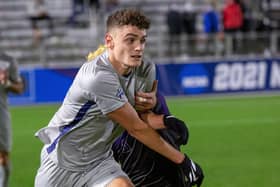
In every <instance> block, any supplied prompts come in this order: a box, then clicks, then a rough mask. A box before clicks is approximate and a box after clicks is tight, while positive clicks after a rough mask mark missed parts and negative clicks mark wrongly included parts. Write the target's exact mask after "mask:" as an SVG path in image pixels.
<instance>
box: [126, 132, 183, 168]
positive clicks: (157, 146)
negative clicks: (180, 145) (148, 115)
mask: <svg viewBox="0 0 280 187" xmlns="http://www.w3.org/2000/svg"><path fill="white" fill-rule="evenodd" d="M129 133H130V134H131V135H132V136H133V137H134V138H136V139H137V140H139V141H140V142H142V143H143V144H145V145H146V146H147V147H149V148H150V149H152V150H154V151H156V152H157V153H159V154H161V155H163V156H164V157H166V158H168V159H169V160H171V161H173V162H174V163H177V164H179V163H181V162H182V161H183V160H184V154H182V153H181V152H180V151H178V150H177V149H175V148H174V147H173V146H171V145H170V144H169V143H167V142H166V141H165V140H164V139H163V138H161V136H160V135H159V134H158V133H157V132H156V131H154V130H153V129H151V128H150V127H147V128H142V129H138V130H134V131H130V132H129Z"/></svg>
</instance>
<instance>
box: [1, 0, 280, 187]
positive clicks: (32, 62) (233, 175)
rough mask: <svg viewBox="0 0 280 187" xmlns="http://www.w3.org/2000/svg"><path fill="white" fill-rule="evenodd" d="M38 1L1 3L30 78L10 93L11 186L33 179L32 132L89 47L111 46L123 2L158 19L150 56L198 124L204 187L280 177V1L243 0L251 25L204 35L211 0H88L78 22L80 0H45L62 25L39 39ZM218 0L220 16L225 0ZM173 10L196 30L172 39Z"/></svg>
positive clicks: (4, 38)
mask: <svg viewBox="0 0 280 187" xmlns="http://www.w3.org/2000/svg"><path fill="white" fill-rule="evenodd" d="M212 1H215V0H212ZM29 2H31V0H0V49H1V50H3V51H6V52H8V53H9V54H11V55H12V56H14V57H16V58H17V60H18V63H19V65H20V71H21V73H22V76H23V77H24V79H25V83H26V91H25V92H24V94H22V95H21V96H14V95H10V97H9V99H10V103H11V112H12V121H13V134H14V136H13V139H14V146H13V151H12V162H13V171H12V177H11V186H12V187H30V186H33V180H34V175H35V172H36V169H37V167H38V165H39V154H40V153H39V152H40V146H41V143H40V142H39V141H38V140H36V139H35V138H34V136H33V135H34V133H35V131H36V130H38V129H39V128H41V127H43V126H44V125H46V124H47V123H48V121H49V120H50V118H51V116H52V115H53V113H54V112H55V110H56V109H57V108H58V106H59V103H61V101H62V99H63V97H64V95H65V92H66V90H67V88H68V87H69V85H70V84H71V82H72V80H73V77H74V75H75V73H76V71H77V69H78V67H79V66H80V65H81V64H82V63H84V61H85V60H86V56H87V54H88V53H89V52H90V51H92V50H94V49H96V48H97V47H98V46H99V45H100V44H102V42H103V35H104V23H105V19H106V16H107V15H108V13H109V12H110V11H112V10H114V9H117V8H120V7H122V8H123V7H137V8H139V9H141V10H142V11H144V12H145V13H146V14H147V16H148V17H149V18H151V21H152V24H151V29H150V30H149V32H148V35H149V37H148V44H147V50H146V56H147V57H148V58H151V59H152V60H154V61H155V62H156V63H157V70H158V79H159V81H160V84H159V90H160V91H161V92H163V93H164V95H166V96H168V97H167V98H168V104H169V105H170V109H171V112H172V113H174V114H175V115H177V116H179V117H180V118H182V119H184V120H185V121H186V122H187V123H188V125H189V128H190V131H191V137H190V138H191V139H190V142H189V145H188V146H185V147H183V150H184V151H186V152H188V153H189V154H190V155H191V156H192V157H193V158H196V160H197V161H198V162H199V163H201V164H202V166H203V168H205V172H206V178H205V184H204V185H203V186H207V187H211V186H213V187H214V186H215V187H217V186H221V187H235V186H254V187H266V186H277V185H279V184H280V180H279V177H278V174H279V169H280V165H279V162H278V158H279V157H280V152H279V148H278V147H279V142H280V136H279V133H278V132H279V128H280V126H279V125H280V115H279V111H280V102H279V101H280V95H279V91H280V59H279V54H280V53H279V41H280V33H279V28H280V2H279V0H244V1H243V2H244V3H245V7H246V14H244V18H246V20H247V23H248V25H247V27H246V28H245V29H244V30H242V31H240V32H236V33H235V34H226V33H223V32H218V33H216V34H207V33H205V32H204V30H203V15H204V13H205V11H206V10H208V9H209V1H208V0H142V1H141V0H118V1H114V0H100V1H99V3H100V5H99V7H98V8H97V9H96V8H95V7H92V6H91V5H89V2H90V0H84V1H83V3H84V5H85V9H84V11H83V13H81V14H79V15H77V17H76V18H77V19H76V22H75V24H71V23H69V17H70V15H71V14H72V0H46V1H45V3H46V7H47V10H48V13H49V15H50V16H51V17H52V18H53V21H54V32H53V33H50V30H49V28H48V27H47V23H46V22H44V21H42V22H41V23H40V24H39V27H40V30H41V33H42V34H41V37H40V41H39V42H34V35H33V32H32V27H31V23H30V20H29V18H28V16H29V15H28V11H27V6H28V5H27V4H28V3H29ZM215 2H216V5H217V7H216V8H217V11H218V12H219V13H221V11H222V9H223V7H224V5H225V0H216V1H215ZM171 9H172V10H176V11H179V13H180V14H183V13H186V14H185V17H184V19H185V22H184V23H186V24H187V23H191V25H189V26H190V27H192V29H193V30H192V31H189V30H188V28H186V27H187V25H184V28H182V30H181V31H180V32H179V33H178V34H177V35H176V36H175V37H174V36H173V38H172V39H173V40H171V41H170V35H169V27H168V24H167V14H168V12H169V11H170V10H171ZM186 15H187V16H186ZM189 18H192V20H189ZM220 19H221V17H220ZM219 21H220V22H221V20H219ZM219 27H220V29H221V30H220V31H222V25H221V23H220V25H219ZM174 41H175V42H174Z"/></svg>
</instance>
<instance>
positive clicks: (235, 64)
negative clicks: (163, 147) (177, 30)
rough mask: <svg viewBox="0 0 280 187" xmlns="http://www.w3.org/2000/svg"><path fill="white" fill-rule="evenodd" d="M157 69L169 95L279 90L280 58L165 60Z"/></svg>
mask: <svg viewBox="0 0 280 187" xmlns="http://www.w3.org/2000/svg"><path fill="white" fill-rule="evenodd" d="M157 73H158V75H157V76H158V79H159V90H160V91H161V92H162V93H163V94H164V95H169V96H171V95H197V94H217V93H237V92H238V93H242V92H256V91H274V90H279V91H280V59H259V60H240V61H219V62H194V63H180V64H165V65H158V66H157Z"/></svg>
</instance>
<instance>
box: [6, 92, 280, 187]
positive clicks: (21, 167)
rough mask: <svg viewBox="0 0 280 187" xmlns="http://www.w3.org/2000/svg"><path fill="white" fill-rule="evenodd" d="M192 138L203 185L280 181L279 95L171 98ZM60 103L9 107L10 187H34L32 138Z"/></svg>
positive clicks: (36, 149) (263, 186)
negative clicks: (200, 168) (202, 176)
mask: <svg viewBox="0 0 280 187" xmlns="http://www.w3.org/2000/svg"><path fill="white" fill-rule="evenodd" d="M167 102H168V105H169V108H170V111H171V112H172V113H173V114H174V115H176V116H178V117H179V118H181V119H183V120H185V121H186V122H187V124H188V127H189V130H190V139H189V143H188V145H187V146H184V147H183V148H182V149H183V151H184V152H186V153H188V154H189V155H190V156H191V157H192V158H193V160H195V161H197V162H199V163H200V164H201V166H202V167H203V169H204V172H205V176H206V177H205V181H204V184H203V185H202V186H204V187H241V186H242V187H268V186H279V184H280V178H279V171H280V162H279V158H280V148H279V147H280V96H258V97H253V96H251V97H240V98H237V97H224V98H169V99H168V100H167ZM57 108H58V105H40V106H21V107H11V113H12V119H13V120H12V121H13V137H14V138H13V139H14V144H13V151H12V154H11V156H12V163H13V165H12V169H13V170H12V176H11V187H32V186H33V180H34V175H35V173H36V170H37V168H38V165H39V154H40V148H41V145H42V144H41V143H40V141H39V140H37V139H36V138H35V137H34V133H35V132H36V130H38V129H39V128H41V127H43V126H45V125H46V124H47V123H48V121H49V120H50V118H51V116H52V115H53V114H54V112H55V111H56V109H57Z"/></svg>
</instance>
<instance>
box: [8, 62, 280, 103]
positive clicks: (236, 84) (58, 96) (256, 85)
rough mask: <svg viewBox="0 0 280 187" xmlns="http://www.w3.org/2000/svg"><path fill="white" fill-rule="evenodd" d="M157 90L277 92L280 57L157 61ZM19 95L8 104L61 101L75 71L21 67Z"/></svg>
mask: <svg viewBox="0 0 280 187" xmlns="http://www.w3.org/2000/svg"><path fill="white" fill-rule="evenodd" d="M156 68H157V79H158V80H159V85H158V90H159V91H161V92H162V93H163V94H164V95H165V96H177V95H204V94H220V93H222V94H233V93H251V92H259V91H280V59H256V60H251V59H250V60H248V59H247V60H232V61H213V62H185V63H184V62H183V63H177V64H157V66H156ZM20 71H21V75H22V76H23V78H24V80H25V85H26V86H25V92H24V93H23V94H22V95H12V94H10V96H9V102H10V104H36V103H49V102H62V100H63V98H64V96H65V94H66V92H67V90H68V88H69V87H70V86H71V83H72V81H73V79H74V76H75V75H76V73H77V71H78V67H71V68H29V69H21V70H20Z"/></svg>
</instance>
